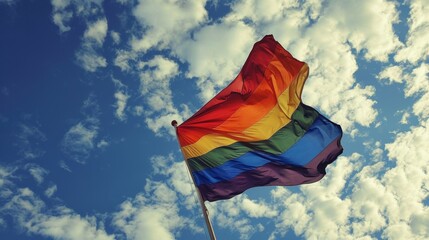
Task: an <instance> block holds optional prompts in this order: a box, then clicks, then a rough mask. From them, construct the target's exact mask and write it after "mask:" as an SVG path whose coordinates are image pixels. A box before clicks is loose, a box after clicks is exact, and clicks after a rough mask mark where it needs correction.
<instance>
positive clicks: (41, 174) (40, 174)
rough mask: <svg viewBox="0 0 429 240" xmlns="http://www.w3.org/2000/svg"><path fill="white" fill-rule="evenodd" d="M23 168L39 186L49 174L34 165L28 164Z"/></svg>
mask: <svg viewBox="0 0 429 240" xmlns="http://www.w3.org/2000/svg"><path fill="white" fill-rule="evenodd" d="M24 168H25V169H26V170H27V171H28V172H29V173H30V174H31V176H33V178H34V179H35V180H36V182H37V184H41V183H42V182H43V180H44V178H45V176H46V175H47V174H48V173H49V171H48V170H46V169H44V168H43V167H41V166H39V165H37V164H35V163H28V164H26V165H25V166H24Z"/></svg>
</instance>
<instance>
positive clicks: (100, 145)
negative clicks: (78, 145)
mask: <svg viewBox="0 0 429 240" xmlns="http://www.w3.org/2000/svg"><path fill="white" fill-rule="evenodd" d="M109 145H110V143H109V142H108V141H106V140H105V139H101V140H100V141H99V142H98V143H97V147H98V148H102V149H104V148H106V147H108V146H109Z"/></svg>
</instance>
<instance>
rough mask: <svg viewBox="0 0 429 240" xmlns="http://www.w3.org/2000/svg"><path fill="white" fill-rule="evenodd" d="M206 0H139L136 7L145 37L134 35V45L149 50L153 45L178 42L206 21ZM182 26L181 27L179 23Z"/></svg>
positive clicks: (137, 17) (159, 47)
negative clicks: (181, 0) (180, 0)
mask: <svg viewBox="0 0 429 240" xmlns="http://www.w3.org/2000/svg"><path fill="white" fill-rule="evenodd" d="M205 4H206V0H195V1H183V2H179V1H169V0H159V1H151V0H139V1H138V4H137V6H136V7H135V8H134V10H133V14H134V16H135V18H136V19H137V22H138V23H139V24H140V25H141V28H142V30H143V32H142V34H141V37H139V36H133V38H132V41H131V46H132V49H133V50H135V51H147V50H148V49H150V48H153V47H155V48H158V49H165V48H167V49H168V48H170V45H171V44H174V45H176V44H178V43H180V42H181V40H182V39H183V37H185V36H186V34H187V33H188V31H190V30H191V29H193V28H195V27H197V26H199V25H200V24H201V23H203V22H205V20H206V18H207V11H206V9H205V8H204V6H205ZM178 26H180V27H178Z"/></svg>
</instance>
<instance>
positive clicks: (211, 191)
mask: <svg viewBox="0 0 429 240" xmlns="http://www.w3.org/2000/svg"><path fill="white" fill-rule="evenodd" d="M308 72H309V69H308V66H307V64H306V63H304V62H301V61H299V60H297V59H295V58H294V57H293V56H292V55H291V54H290V53H289V52H288V51H286V50H285V49H284V48H283V47H282V46H281V45H280V44H279V43H278V42H277V41H276V40H275V39H274V37H273V36H272V35H267V36H265V37H264V38H263V39H262V40H260V41H259V42H257V43H255V45H254V47H253V49H252V51H251V52H250V54H249V56H248V58H247V60H246V62H245V63H244V66H243V68H242V69H241V71H240V73H239V74H238V76H237V77H236V78H235V79H234V80H233V81H232V82H231V83H230V84H229V85H228V86H227V87H226V88H225V89H223V90H222V91H221V92H220V93H218V94H217V95H216V96H215V97H214V98H213V99H211V100H210V101H209V102H208V103H207V104H206V105H204V106H203V107H202V108H201V109H200V110H199V111H198V112H197V113H195V114H194V115H193V116H192V117H191V118H189V119H188V120H186V121H184V122H183V123H182V124H181V125H179V126H178V127H177V136H178V139H179V143H180V147H181V150H182V152H183V154H184V156H185V160H186V161H187V162H188V165H189V168H190V171H191V174H192V177H193V179H194V182H195V184H196V186H197V187H198V189H199V191H200V193H201V196H202V198H203V200H205V201H216V200H220V199H229V198H231V197H233V196H235V195H238V194H240V193H242V192H244V191H245V190H246V189H249V188H252V187H257V186H291V185H299V184H305V183H312V182H316V181H318V180H320V179H321V178H322V177H323V176H324V175H325V173H326V172H325V168H326V167H327V166H328V165H329V164H330V163H332V162H333V161H334V160H335V159H336V158H337V157H338V156H339V155H340V154H341V153H342V151H343V148H342V146H341V143H340V141H341V137H342V130H341V127H340V126H339V125H337V124H335V123H333V122H331V121H330V120H329V119H327V118H326V117H324V116H322V115H321V114H320V113H319V112H317V111H316V110H315V109H313V108H312V107H310V106H307V105H305V104H303V103H302V101H301V93H302V90H303V87H304V83H305V81H306V79H307V76H308Z"/></svg>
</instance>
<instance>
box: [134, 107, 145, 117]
mask: <svg viewBox="0 0 429 240" xmlns="http://www.w3.org/2000/svg"><path fill="white" fill-rule="evenodd" d="M143 111H144V109H143V107H142V106H134V111H133V114H134V115H135V116H141V115H142V114H143Z"/></svg>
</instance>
